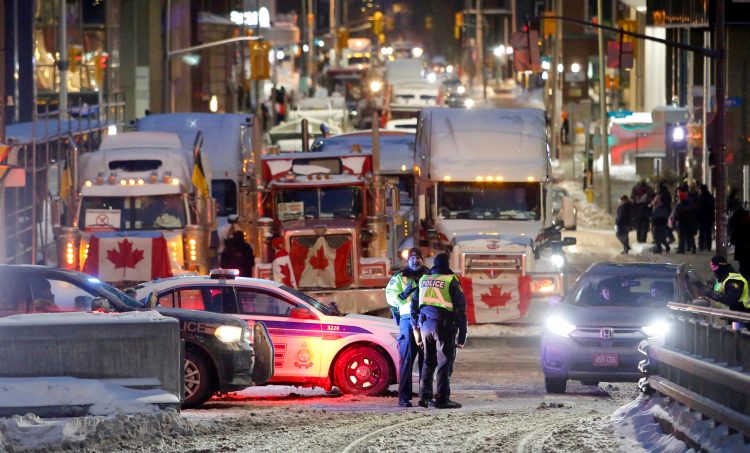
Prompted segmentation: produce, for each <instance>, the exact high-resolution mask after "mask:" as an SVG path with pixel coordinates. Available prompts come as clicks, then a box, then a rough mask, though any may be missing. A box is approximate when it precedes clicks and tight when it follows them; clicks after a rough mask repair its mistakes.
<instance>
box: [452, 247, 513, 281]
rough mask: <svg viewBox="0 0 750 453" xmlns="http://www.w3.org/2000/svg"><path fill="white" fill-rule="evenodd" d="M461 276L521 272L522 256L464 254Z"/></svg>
mask: <svg viewBox="0 0 750 453" xmlns="http://www.w3.org/2000/svg"><path fill="white" fill-rule="evenodd" d="M463 259H464V262H463V275H464V276H467V277H468V276H471V275H480V274H493V273H502V272H517V273H521V272H522V271H523V266H524V263H523V255H505V254H497V255H494V254H469V253H467V254H464V257H463Z"/></svg>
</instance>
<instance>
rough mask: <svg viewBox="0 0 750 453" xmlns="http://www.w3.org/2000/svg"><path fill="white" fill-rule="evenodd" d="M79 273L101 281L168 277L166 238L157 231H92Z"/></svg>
mask: <svg viewBox="0 0 750 453" xmlns="http://www.w3.org/2000/svg"><path fill="white" fill-rule="evenodd" d="M83 272H84V273H86V274H89V275H95V276H96V277H98V278H99V280H102V281H105V282H122V281H128V282H147V281H149V280H153V279H155V278H163V277H171V276H172V269H171V268H170V265H169V255H168V250H167V241H166V239H164V236H162V234H161V233H152V232H143V233H127V234H124V233H94V234H92V235H91V239H90V242H89V249H88V255H87V256H86V262H85V263H84V265H83Z"/></svg>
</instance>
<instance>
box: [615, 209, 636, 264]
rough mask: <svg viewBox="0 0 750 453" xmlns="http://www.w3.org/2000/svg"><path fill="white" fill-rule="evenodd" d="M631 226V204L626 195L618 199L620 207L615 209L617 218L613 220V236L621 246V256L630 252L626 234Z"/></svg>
mask: <svg viewBox="0 0 750 453" xmlns="http://www.w3.org/2000/svg"><path fill="white" fill-rule="evenodd" d="M632 225H633V202H632V201H630V198H628V196H627V195H625V194H623V195H622V196H621V197H620V206H618V207H617V217H616V218H615V236H617V239H618V240H619V241H620V243H621V244H622V252H621V253H622V254H627V253H628V252H629V251H630V239H629V238H628V234H629V233H630V228H631V226H632Z"/></svg>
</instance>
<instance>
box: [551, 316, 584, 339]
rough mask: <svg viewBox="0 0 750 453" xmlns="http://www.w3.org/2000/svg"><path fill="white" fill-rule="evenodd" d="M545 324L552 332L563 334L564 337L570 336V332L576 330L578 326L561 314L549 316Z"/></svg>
mask: <svg viewBox="0 0 750 453" xmlns="http://www.w3.org/2000/svg"><path fill="white" fill-rule="evenodd" d="M544 325H545V327H546V328H547V330H549V331H550V332H552V333H554V334H557V335H562V336H563V337H567V336H570V334H571V333H573V331H574V330H576V326H574V325H573V324H571V323H569V322H568V321H566V320H564V319H562V318H561V317H559V316H550V317H549V318H547V321H546V322H545V323H544Z"/></svg>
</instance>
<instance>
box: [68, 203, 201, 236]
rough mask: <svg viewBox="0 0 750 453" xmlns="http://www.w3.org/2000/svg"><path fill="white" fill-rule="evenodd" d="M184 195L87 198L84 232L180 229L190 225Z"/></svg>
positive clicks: (82, 220) (83, 205) (80, 220)
mask: <svg viewBox="0 0 750 453" xmlns="http://www.w3.org/2000/svg"><path fill="white" fill-rule="evenodd" d="M187 218H188V217H187V209H186V205H185V199H184V197H183V195H180V194H174V195H156V196H148V197H84V198H83V199H82V200H81V212H80V216H79V218H78V225H79V228H80V229H82V230H85V231H116V230H123V231H133V230H137V231H141V230H171V229H181V228H184V227H185V225H186V224H187Z"/></svg>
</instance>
